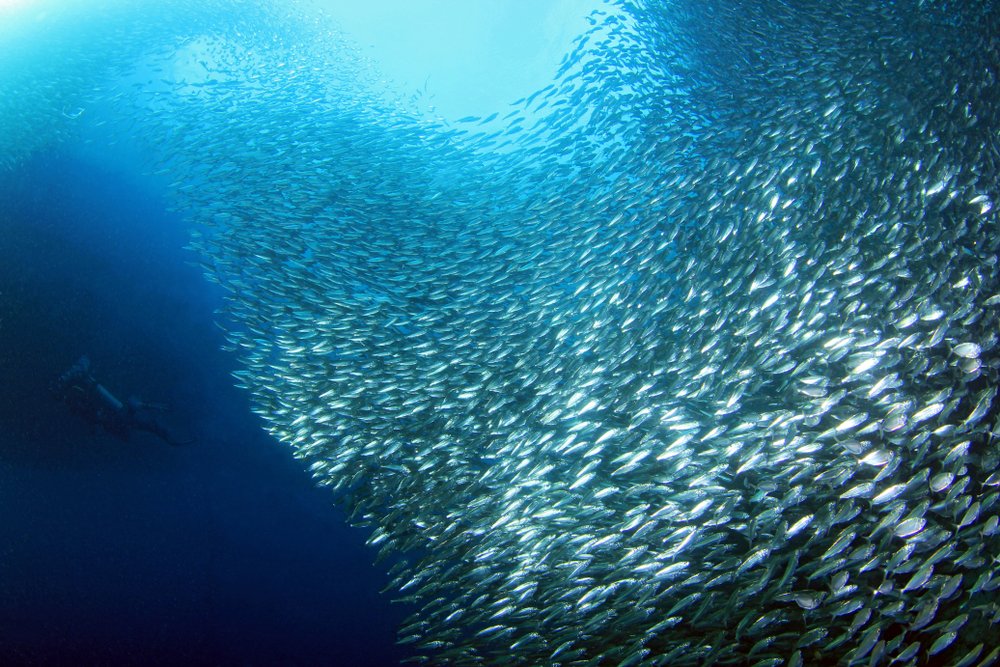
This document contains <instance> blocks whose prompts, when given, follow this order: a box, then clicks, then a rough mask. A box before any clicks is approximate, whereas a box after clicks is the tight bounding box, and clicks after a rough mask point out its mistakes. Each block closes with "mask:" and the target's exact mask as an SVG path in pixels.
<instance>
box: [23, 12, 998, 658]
mask: <svg viewBox="0 0 1000 667" xmlns="http://www.w3.org/2000/svg"><path fill="white" fill-rule="evenodd" d="M237 5H238V7H239V9H238V11H236V9H235V8H234V7H227V3H225V2H223V3H220V4H218V5H217V7H219V8H220V9H218V13H217V14H213V15H212V26H213V27H212V29H211V30H198V29H197V27H198V24H195V25H192V26H177V27H172V28H171V30H172V31H173V32H174V34H176V35H181V37H177V38H175V39H173V40H169V41H167V42H162V40H161V43H160V44H159V46H158V47H157V49H156V50H149V51H148V52H146V51H143V50H142V49H140V48H138V47H136V48H135V51H136V52H138V53H143V54H144V58H145V60H144V61H143V64H142V67H143V68H145V69H144V70H142V71H149V70H150V69H152V70H156V71H161V72H162V73H163V77H164V78H163V79H162V80H160V81H159V82H158V83H156V84H152V83H146V82H144V80H140V79H142V77H140V76H139V75H138V74H136V72H139V71H140V69H141V68H139V66H137V65H136V66H134V67H135V70H134V71H133V72H132V74H131V75H129V74H128V66H129V65H128V63H127V62H124V61H123V62H124V64H121V63H119V64H118V65H116V67H117V69H116V71H117V72H118V75H119V77H120V78H121V81H120V82H119V83H109V82H107V81H104V80H102V81H101V83H100V85H97V86H94V88H93V91H92V92H91V93H89V94H90V95H91V96H92V97H93V98H94V99H95V100H97V101H101V100H103V103H104V104H105V105H107V106H109V107H111V108H113V109H114V113H117V114H119V115H120V116H121V117H122V118H124V119H127V121H128V123H130V125H129V127H130V128H132V129H130V130H129V132H130V133H131V135H132V136H133V137H134V139H133V140H134V141H136V142H139V143H140V144H141V145H142V146H143V150H144V152H145V154H146V155H148V156H149V159H150V161H151V167H150V170H151V172H152V173H153V175H154V176H155V177H157V178H163V179H164V182H165V183H168V184H169V185H168V186H167V187H168V189H169V190H170V192H171V193H172V196H173V198H174V205H175V206H176V208H177V210H179V211H180V212H181V213H183V214H184V215H185V216H186V217H187V219H188V220H190V221H192V222H193V223H195V228H196V229H195V232H194V237H193V240H192V247H194V248H195V249H196V250H197V251H198V252H199V253H200V257H201V258H202V261H203V265H204V267H205V271H206V275H208V276H209V278H210V279H212V280H214V281H216V282H218V283H219V284H221V285H222V286H223V287H224V288H225V289H226V292H227V295H228V297H227V308H226V312H225V313H224V314H223V322H224V326H225V328H226V331H227V336H228V339H229V341H230V344H231V349H232V350H233V351H234V353H235V354H236V355H237V356H238V358H239V360H240V363H241V370H239V371H238V372H237V373H236V376H237V380H238V382H239V383H240V384H241V385H242V386H244V387H246V388H247V389H248V390H249V391H250V392H251V394H252V397H253V405H254V409H255V411H256V412H257V413H258V414H260V415H261V416H262V417H263V418H264V420H265V422H266V424H267V428H268V429H269V431H270V432H271V433H272V434H273V435H274V436H275V437H276V438H277V439H278V440H280V441H281V442H283V443H286V444H287V445H289V446H291V447H293V448H294V451H295V453H296V455H297V456H298V457H300V458H301V459H302V460H303V461H304V462H305V464H306V465H308V467H309V469H310V470H311V471H312V472H313V473H314V474H315V476H316V478H317V479H318V480H319V482H320V483H321V484H324V485H328V486H330V487H331V488H332V489H333V491H334V492H335V494H336V498H337V499H338V502H340V503H343V504H344V506H346V507H347V508H348V509H349V510H350V512H351V515H352V520H353V521H356V522H358V523H359V524H362V525H365V526H368V527H370V530H371V537H370V539H369V544H370V545H371V546H372V547H373V548H374V549H375V550H377V553H378V556H379V559H380V562H382V563H384V564H385V566H386V567H388V568H389V571H390V574H391V576H392V585H391V586H390V589H391V591H392V594H393V595H394V596H395V597H397V598H398V599H401V600H404V601H406V602H408V603H410V604H412V605H414V608H415V609H416V611H415V612H414V614H413V616H412V617H411V619H410V620H409V622H407V623H406V624H405V626H404V627H403V628H402V629H401V631H400V639H401V641H402V642H404V643H406V644H409V645H411V646H412V649H413V652H414V653H413V654H414V660H416V661H418V662H426V663H429V664H448V665H490V664H496V665H567V666H568V665H580V666H582V665H620V666H625V665H670V666H674V665H744V664H745V665H755V666H759V667H765V666H776V665H811V664H845V665H873V666H874V665H889V664H893V665H929V664H948V665H961V666H962V667H970V666H973V665H984V666H985V665H992V664H997V663H998V656H1000V593H998V589H1000V525H998V521H1000V423H998V409H997V406H998V401H997V398H996V394H997V379H998V369H1000V348H998V344H1000V340H998V336H1000V269H998V266H997V262H998V257H1000V253H998V250H1000V218H998V209H997V204H998V199H1000V7H998V6H996V3H991V2H984V3H964V4H963V3H957V2H954V3H953V2H945V1H931V0H903V1H901V2H895V3H872V2H868V1H866V0H845V1H844V2H839V3H833V4H830V3H825V2H818V1H817V2H812V1H807V2H784V1H782V0H753V1H749V2H740V3H734V2H730V1H728V0H661V1H653V0H648V1H641V0H634V1H633V0H622V1H620V2H613V3H609V4H608V6H607V7H606V10H605V11H600V12H595V13H594V14H593V15H592V16H591V19H590V21H591V26H592V27H591V30H590V31H589V32H588V33H587V34H585V35H581V36H580V38H579V39H578V40H577V42H576V44H575V49H574V51H573V52H572V53H571V54H568V56H567V58H566V59H565V61H564V63H563V66H562V68H561V70H560V71H559V72H558V73H557V75H556V76H555V78H554V80H553V83H552V85H550V86H548V87H547V88H545V89H543V90H541V91H538V92H537V93H535V94H533V95H531V96H529V97H527V98H525V99H523V100H519V101H518V102H516V103H515V104H514V105H513V106H512V107H511V108H510V109H509V110H507V111H500V112H498V114H495V115H494V116H492V117H487V118H465V119H462V120H461V121H458V122H447V121H445V120H443V119H439V118H434V117H433V115H432V114H427V113H424V112H421V111H419V110H414V109H409V108H408V107H407V106H406V104H403V103H401V102H399V101H397V100H393V99H389V98H388V96H387V95H385V94H384V92H383V91H380V90H379V85H380V83H379V78H378V75H377V74H375V73H372V72H371V71H370V70H369V69H368V65H367V64H366V63H365V61H364V58H362V57H361V56H359V55H358V54H357V52H355V51H353V50H352V49H351V48H349V47H347V46H345V45H344V43H345V42H344V38H343V36H342V35H340V34H339V33H337V32H336V31H334V30H332V29H331V28H329V27H328V26H327V24H326V23H325V22H323V21H319V20H314V17H313V15H311V14H310V13H309V12H306V11H304V10H303V11H298V12H297V11H296V10H294V7H293V5H291V4H289V3H284V4H282V5H280V6H279V5H277V4H276V5H274V6H267V7H265V6H264V3H261V6H260V7H258V8H256V9H254V10H251V9H249V8H246V7H244V6H243V5H242V4H240V3H237ZM180 6H181V3H178V7H180ZM198 6H199V7H202V9H198V10H197V11H198V12H199V15H201V14H209V13H210V12H209V10H207V9H204V7H205V6H206V5H204V4H199V5H198ZM175 11H180V10H176V9H175ZM191 11H192V12H193V11H195V10H194V9H192V10H191ZM232 16H239V17H240V18H239V20H237V19H234V18H227V17H232ZM121 24H124V25H126V26H128V22H127V21H124V22H119V25H121ZM114 35H115V36H116V39H117V38H118V36H120V31H119V32H115V33H114ZM144 38H145V39H149V37H148V36H145V37H144ZM118 41H120V39H118ZM154 41H155V40H154ZM106 48H109V49H110V48H111V47H110V45H109V46H107V47H106ZM184 49H187V50H188V52H189V53H195V54H198V55H197V58H201V59H202V63H201V66H202V68H203V71H204V77H203V78H201V79H198V80H191V79H190V78H189V79H187V80H180V79H178V80H172V79H171V78H170V74H169V71H168V68H167V67H166V66H165V65H162V63H166V62H169V61H170V59H171V58H176V57H177V53H178V52H179V51H182V50H184ZM197 58H196V59H197ZM157 63H160V65H158V64H157ZM158 67H159V68H160V69H159V70H157V68H158ZM130 76H131V78H130ZM137 80H138V81H139V83H135V81H137ZM58 104H59V105H65V101H64V100H62V99H60V101H59V102H58ZM74 108H75V107H74ZM3 111H4V113H5V114H9V113H12V112H11V111H10V110H9V109H6V108H5V109H4V110H3ZM109 113H110V112H109ZM61 115H63V116H65V117H66V118H65V119H64V120H63V121H61V122H62V123H63V124H72V123H73V122H76V121H75V120H74V118H73V117H72V116H73V114H72V110H70V111H69V112H67V111H66V110H65V109H63V110H62V114H61Z"/></svg>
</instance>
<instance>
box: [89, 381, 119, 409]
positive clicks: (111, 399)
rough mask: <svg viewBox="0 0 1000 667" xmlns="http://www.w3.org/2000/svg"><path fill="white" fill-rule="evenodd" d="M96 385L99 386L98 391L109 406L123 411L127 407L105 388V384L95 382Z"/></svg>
mask: <svg viewBox="0 0 1000 667" xmlns="http://www.w3.org/2000/svg"><path fill="white" fill-rule="evenodd" d="M94 386H95V387H96V388H97V393H98V395H99V396H100V397H101V400H102V401H104V402H105V403H106V404H107V405H108V407H110V408H111V409H112V410H114V411H115V412H121V411H123V410H124V409H125V404H124V403H122V402H121V401H119V400H118V399H117V398H115V396H114V394H112V393H111V392H110V391H108V390H107V389H105V388H104V385H103V384H100V383H99V382H95V383H94Z"/></svg>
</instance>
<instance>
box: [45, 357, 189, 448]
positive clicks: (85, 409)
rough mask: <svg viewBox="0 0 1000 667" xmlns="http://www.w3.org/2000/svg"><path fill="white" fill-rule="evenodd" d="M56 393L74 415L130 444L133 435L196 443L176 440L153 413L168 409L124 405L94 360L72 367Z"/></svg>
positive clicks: (133, 402) (137, 403)
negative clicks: (97, 374) (94, 370)
mask: <svg viewBox="0 0 1000 667" xmlns="http://www.w3.org/2000/svg"><path fill="white" fill-rule="evenodd" d="M53 393H54V394H55V395H56V397H57V398H58V399H59V400H61V401H62V402H63V403H65V404H66V405H67V406H68V407H69V409H70V411H72V412H74V413H75V414H77V415H79V416H80V417H82V418H83V419H84V420H85V421H87V422H88V423H90V424H91V426H93V427H94V428H97V427H101V428H102V429H104V431H105V432H106V433H109V434H111V435H113V436H115V437H117V438H119V439H121V440H128V439H129V436H130V435H131V433H132V431H147V432H149V433H152V434H153V435H155V436H157V437H159V438H160V439H161V440H163V441H164V442H166V443H167V444H169V445H186V444H189V443H191V442H193V439H187V440H180V439H177V438H175V437H174V436H173V435H172V434H171V433H170V432H169V431H168V430H167V429H166V428H165V427H164V426H163V425H162V424H160V423H159V422H158V421H157V420H156V418H155V416H154V415H153V412H154V411H155V412H163V411H165V410H166V409H167V406H165V405H162V404H159V403H146V402H143V401H140V400H139V399H138V398H135V397H134V396H132V397H129V399H128V400H127V401H124V402H123V401H120V400H119V399H118V398H117V397H116V396H115V395H114V394H112V393H111V392H110V391H108V389H107V388H106V387H105V386H104V385H102V384H101V383H99V382H98V381H97V380H96V379H94V376H93V375H92V374H91V372H90V359H89V358H88V357H87V355H83V356H82V357H80V359H79V360H77V362H76V363H75V364H73V366H72V367H70V369H69V370H68V371H66V372H65V373H63V374H62V375H60V376H59V379H58V380H56V382H55V383H54V385H53Z"/></svg>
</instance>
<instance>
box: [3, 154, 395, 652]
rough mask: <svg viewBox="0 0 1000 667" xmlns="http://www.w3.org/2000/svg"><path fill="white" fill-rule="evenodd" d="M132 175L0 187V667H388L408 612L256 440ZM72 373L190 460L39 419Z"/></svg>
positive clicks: (78, 169)
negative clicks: (83, 359) (130, 404)
mask: <svg viewBox="0 0 1000 667" xmlns="http://www.w3.org/2000/svg"><path fill="white" fill-rule="evenodd" d="M153 188H154V185H153V184H152V183H151V182H150V181H148V180H146V181H144V180H142V179H141V178H140V177H138V176H137V175H136V174H135V173H134V172H133V171H131V168H130V165H126V164H120V163H119V164H116V163H115V162H114V161H113V160H104V161H102V162H98V161H95V160H93V158H92V156H90V157H85V156H82V155H74V154H71V153H66V152H57V153H44V154H39V155H36V156H35V157H34V158H32V159H31V160H30V161H29V162H27V163H26V164H24V165H23V166H22V167H21V168H20V169H18V170H17V171H16V172H13V173H10V174H5V176H4V178H3V180H2V181H0V201H3V202H4V206H3V207H2V210H0V218H2V219H0V227H2V229H3V237H2V241H0V299H2V303H3V308H2V310H0V377H3V378H4V382H3V383H2V385H0V424H2V428H3V436H2V447H0V508H2V510H0V514H2V520H0V545H2V551H0V664H4V665H16V664H91V665H96V664H188V665H197V664H245V665H250V664H253V665H271V664H285V665H292V664H350V665H385V664H393V663H395V662H397V661H398V660H399V659H400V658H402V657H404V656H405V651H403V650H402V649H401V648H399V647H397V646H396V645H395V643H394V640H395V632H396V628H397V626H398V624H399V622H400V620H401V619H402V617H403V616H404V615H405V613H406V609H405V607H404V606H402V605H392V606H390V603H389V598H388V596H384V595H380V594H379V590H380V589H381V588H382V587H384V586H385V585H386V583H387V579H386V577H385V574H384V571H383V570H382V569H379V568H373V567H372V566H371V561H372V558H373V556H372V553H371V551H370V550H367V549H366V548H365V547H364V546H363V540H364V533H363V532H362V531H360V530H353V529H350V528H347V527H346V522H345V519H344V517H343V515H342V513H341V512H339V511H338V510H337V509H336V508H335V507H334V506H333V505H332V503H331V502H330V496H329V493H328V492H324V491H323V490H320V489H317V488H315V486H314V484H313V482H312V480H311V479H310V478H309V476H308V475H307V473H305V472H304V471H303V470H302V466H301V465H300V464H298V463H297V462H296V461H294V460H293V458H292V455H291V452H290V451H289V450H288V449H286V448H283V447H281V446H279V445H278V444H277V443H275V442H274V441H273V439H271V438H270V437H269V436H267V435H266V434H265V433H264V432H263V431H262V429H261V428H260V423H259V422H258V420H257V419H256V418H255V417H254V416H253V415H252V413H251V412H250V411H249V409H248V405H247V398H246V396H245V394H243V393H241V392H239V391H238V390H236V389H234V388H233V381H232V377H231V376H230V375H229V373H230V371H231V370H232V369H233V368H234V361H233V359H232V358H231V357H230V356H228V355H226V354H225V353H223V352H221V351H220V345H221V344H222V334H221V331H219V329H218V328H217V327H216V326H215V325H214V324H213V320H214V318H215V314H214V312H213V311H214V309H215V308H217V307H218V306H219V299H220V296H219V294H218V293H217V292H216V291H214V290H213V289H212V287H213V286H211V285H210V284H208V283H206V281H205V280H204V279H203V278H202V276H201V273H200V270H199V269H197V268H196V267H195V266H193V265H192V263H191V262H192V260H193V259H194V258H193V256H192V253H190V252H188V251H185V250H183V249H182V248H183V246H184V243H185V241H186V235H185V231H184V229H183V228H182V226H181V225H179V224H178V220H177V217H176V216H175V215H173V214H171V213H168V212H166V211H165V208H164V203H163V201H162V200H161V199H160V197H159V196H158V194H159V193H158V192H157V191H156V190H155V189H153ZM82 354H87V355H89V357H90V359H91V362H92V365H93V371H94V375H95V377H96V378H97V379H98V381H100V382H101V383H103V384H104V385H106V386H107V387H108V388H109V389H111V390H112V391H113V392H115V393H117V394H119V395H121V396H127V395H129V394H135V395H137V396H139V397H141V398H143V399H145V400H148V401H156V402H162V403H166V404H167V405H168V406H169V411H168V412H167V413H165V415H164V417H163V419H164V421H165V423H169V425H170V427H171V428H173V429H175V430H176V431H177V432H185V433H190V435H191V436H193V437H194V438H195V439H196V442H194V443H193V444H190V445H187V446H183V447H170V446H168V445H166V444H165V443H164V442H162V441H160V440H159V439H157V438H156V437H155V436H153V435H151V434H147V433H134V434H133V435H132V436H131V438H130V439H129V441H127V442H125V441H121V440H119V439H117V438H115V437H113V436H110V435H108V434H106V433H103V432H102V431H100V430H97V431H96V432H95V431H94V430H93V429H91V427H90V425H89V424H88V423H86V422H85V421H83V420H80V419H78V418H77V417H75V416H74V415H72V414H70V413H69V412H68V411H67V409H66V407H65V406H64V405H62V404H61V403H59V402H57V401H55V400H53V398H52V397H51V395H50V392H49V385H50V383H51V382H52V381H53V380H54V379H55V378H56V377H58V375H59V374H60V373H61V372H63V371H64V370H65V369H66V368H68V367H69V366H70V365H71V364H73V362H74V361H75V360H76V359H77V358H78V357H79V356H80V355H82Z"/></svg>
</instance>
